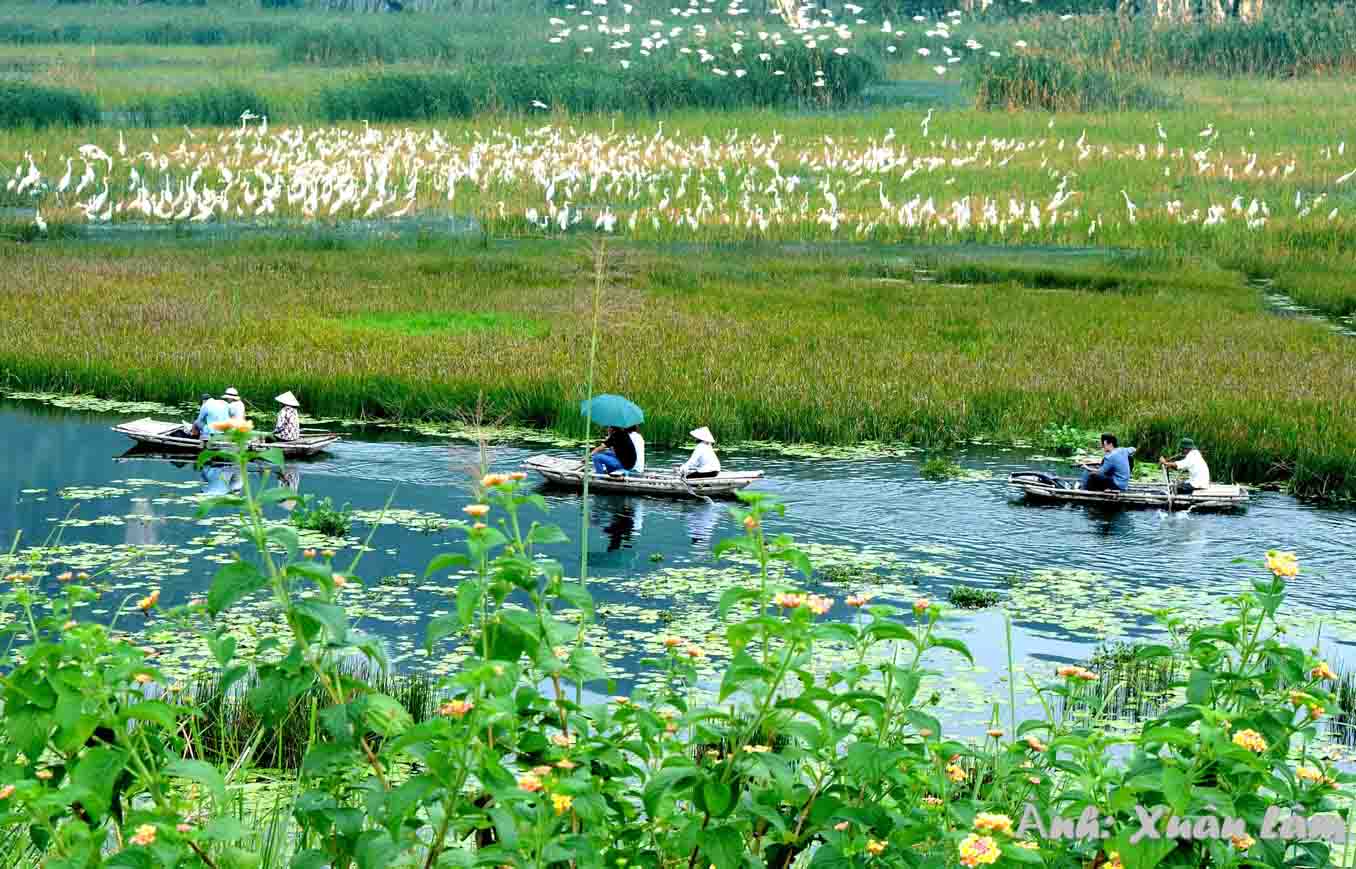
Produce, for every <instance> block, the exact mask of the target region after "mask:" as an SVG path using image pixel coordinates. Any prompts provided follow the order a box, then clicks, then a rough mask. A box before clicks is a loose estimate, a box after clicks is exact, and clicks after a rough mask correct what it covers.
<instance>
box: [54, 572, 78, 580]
mask: <svg viewBox="0 0 1356 869" xmlns="http://www.w3.org/2000/svg"><path fill="white" fill-rule="evenodd" d="M74 578H75V574H74V573H71V572H70V571H69V570H68V571H66V572H65V573H58V574H57V582H70V581H71V580H72V579H74Z"/></svg>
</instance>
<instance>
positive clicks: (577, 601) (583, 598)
mask: <svg viewBox="0 0 1356 869" xmlns="http://www.w3.org/2000/svg"><path fill="white" fill-rule="evenodd" d="M556 593H557V594H558V595H559V596H560V599H561V600H563V601H565V602H566V603H568V604H570V605H571V606H573V607H574V608H575V609H577V610H579V611H580V612H581V613H583V615H584V619H585V620H586V621H593V595H591V594H589V590H588V589H587V588H585V587H584V586H582V585H576V584H575V583H573V582H564V583H561V584H560V589H559V591H557V592H556Z"/></svg>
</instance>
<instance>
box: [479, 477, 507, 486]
mask: <svg viewBox="0 0 1356 869" xmlns="http://www.w3.org/2000/svg"><path fill="white" fill-rule="evenodd" d="M508 481H509V478H508V474H486V475H485V476H483V477H481V478H480V485H482V486H484V487H485V488H486V489H493V488H494V487H495V486H502V485H504V484H505V483H507V482H508Z"/></svg>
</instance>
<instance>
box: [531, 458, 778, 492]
mask: <svg viewBox="0 0 1356 869" xmlns="http://www.w3.org/2000/svg"><path fill="white" fill-rule="evenodd" d="M523 467H525V468H527V469H529V470H533V471H536V472H537V473H539V474H541V475H542V476H543V477H545V478H546V481H547V482H549V483H552V484H554V485H557V486H564V487H567V488H571V489H581V488H583V486H584V478H585V477H587V478H588V481H589V489H590V490H593V491H597V492H624V493H627V494H632V495H657V496H659V497H665V498H700V497H702V496H706V497H712V496H716V497H718V496H721V495H732V494H734V493H735V492H737V491H739V490H740V489H743V488H745V487H746V486H749V485H750V484H752V483H754V482H755V481H757V480H759V479H761V478H762V476H763V472H762V471H743V472H728V471H722V472H721V473H719V474H718V475H716V476H714V477H700V478H695V479H694V478H692V477H679V476H677V475H676V474H666V473H663V472H659V471H646V472H645V473H643V474H627V475H625V476H622V475H620V474H595V473H592V472H591V471H585V470H584V467H583V463H582V462H580V461H579V459H562V458H559V457H558V456H547V455H539V456H532V457H531V458H529V459H528V460H527V461H525V462H523Z"/></svg>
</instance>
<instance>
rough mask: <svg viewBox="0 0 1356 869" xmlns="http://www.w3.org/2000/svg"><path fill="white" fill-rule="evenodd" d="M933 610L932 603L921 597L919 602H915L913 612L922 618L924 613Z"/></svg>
mask: <svg viewBox="0 0 1356 869" xmlns="http://www.w3.org/2000/svg"><path fill="white" fill-rule="evenodd" d="M931 608H932V601H930V600H928V599H927V598H925V597H920V598H919V599H918V600H916V601H914V602H913V611H914V613H915V614H916V615H920V616H921V615H922V614H923V613H925V612H927V611H928V610H929V609H931Z"/></svg>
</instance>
